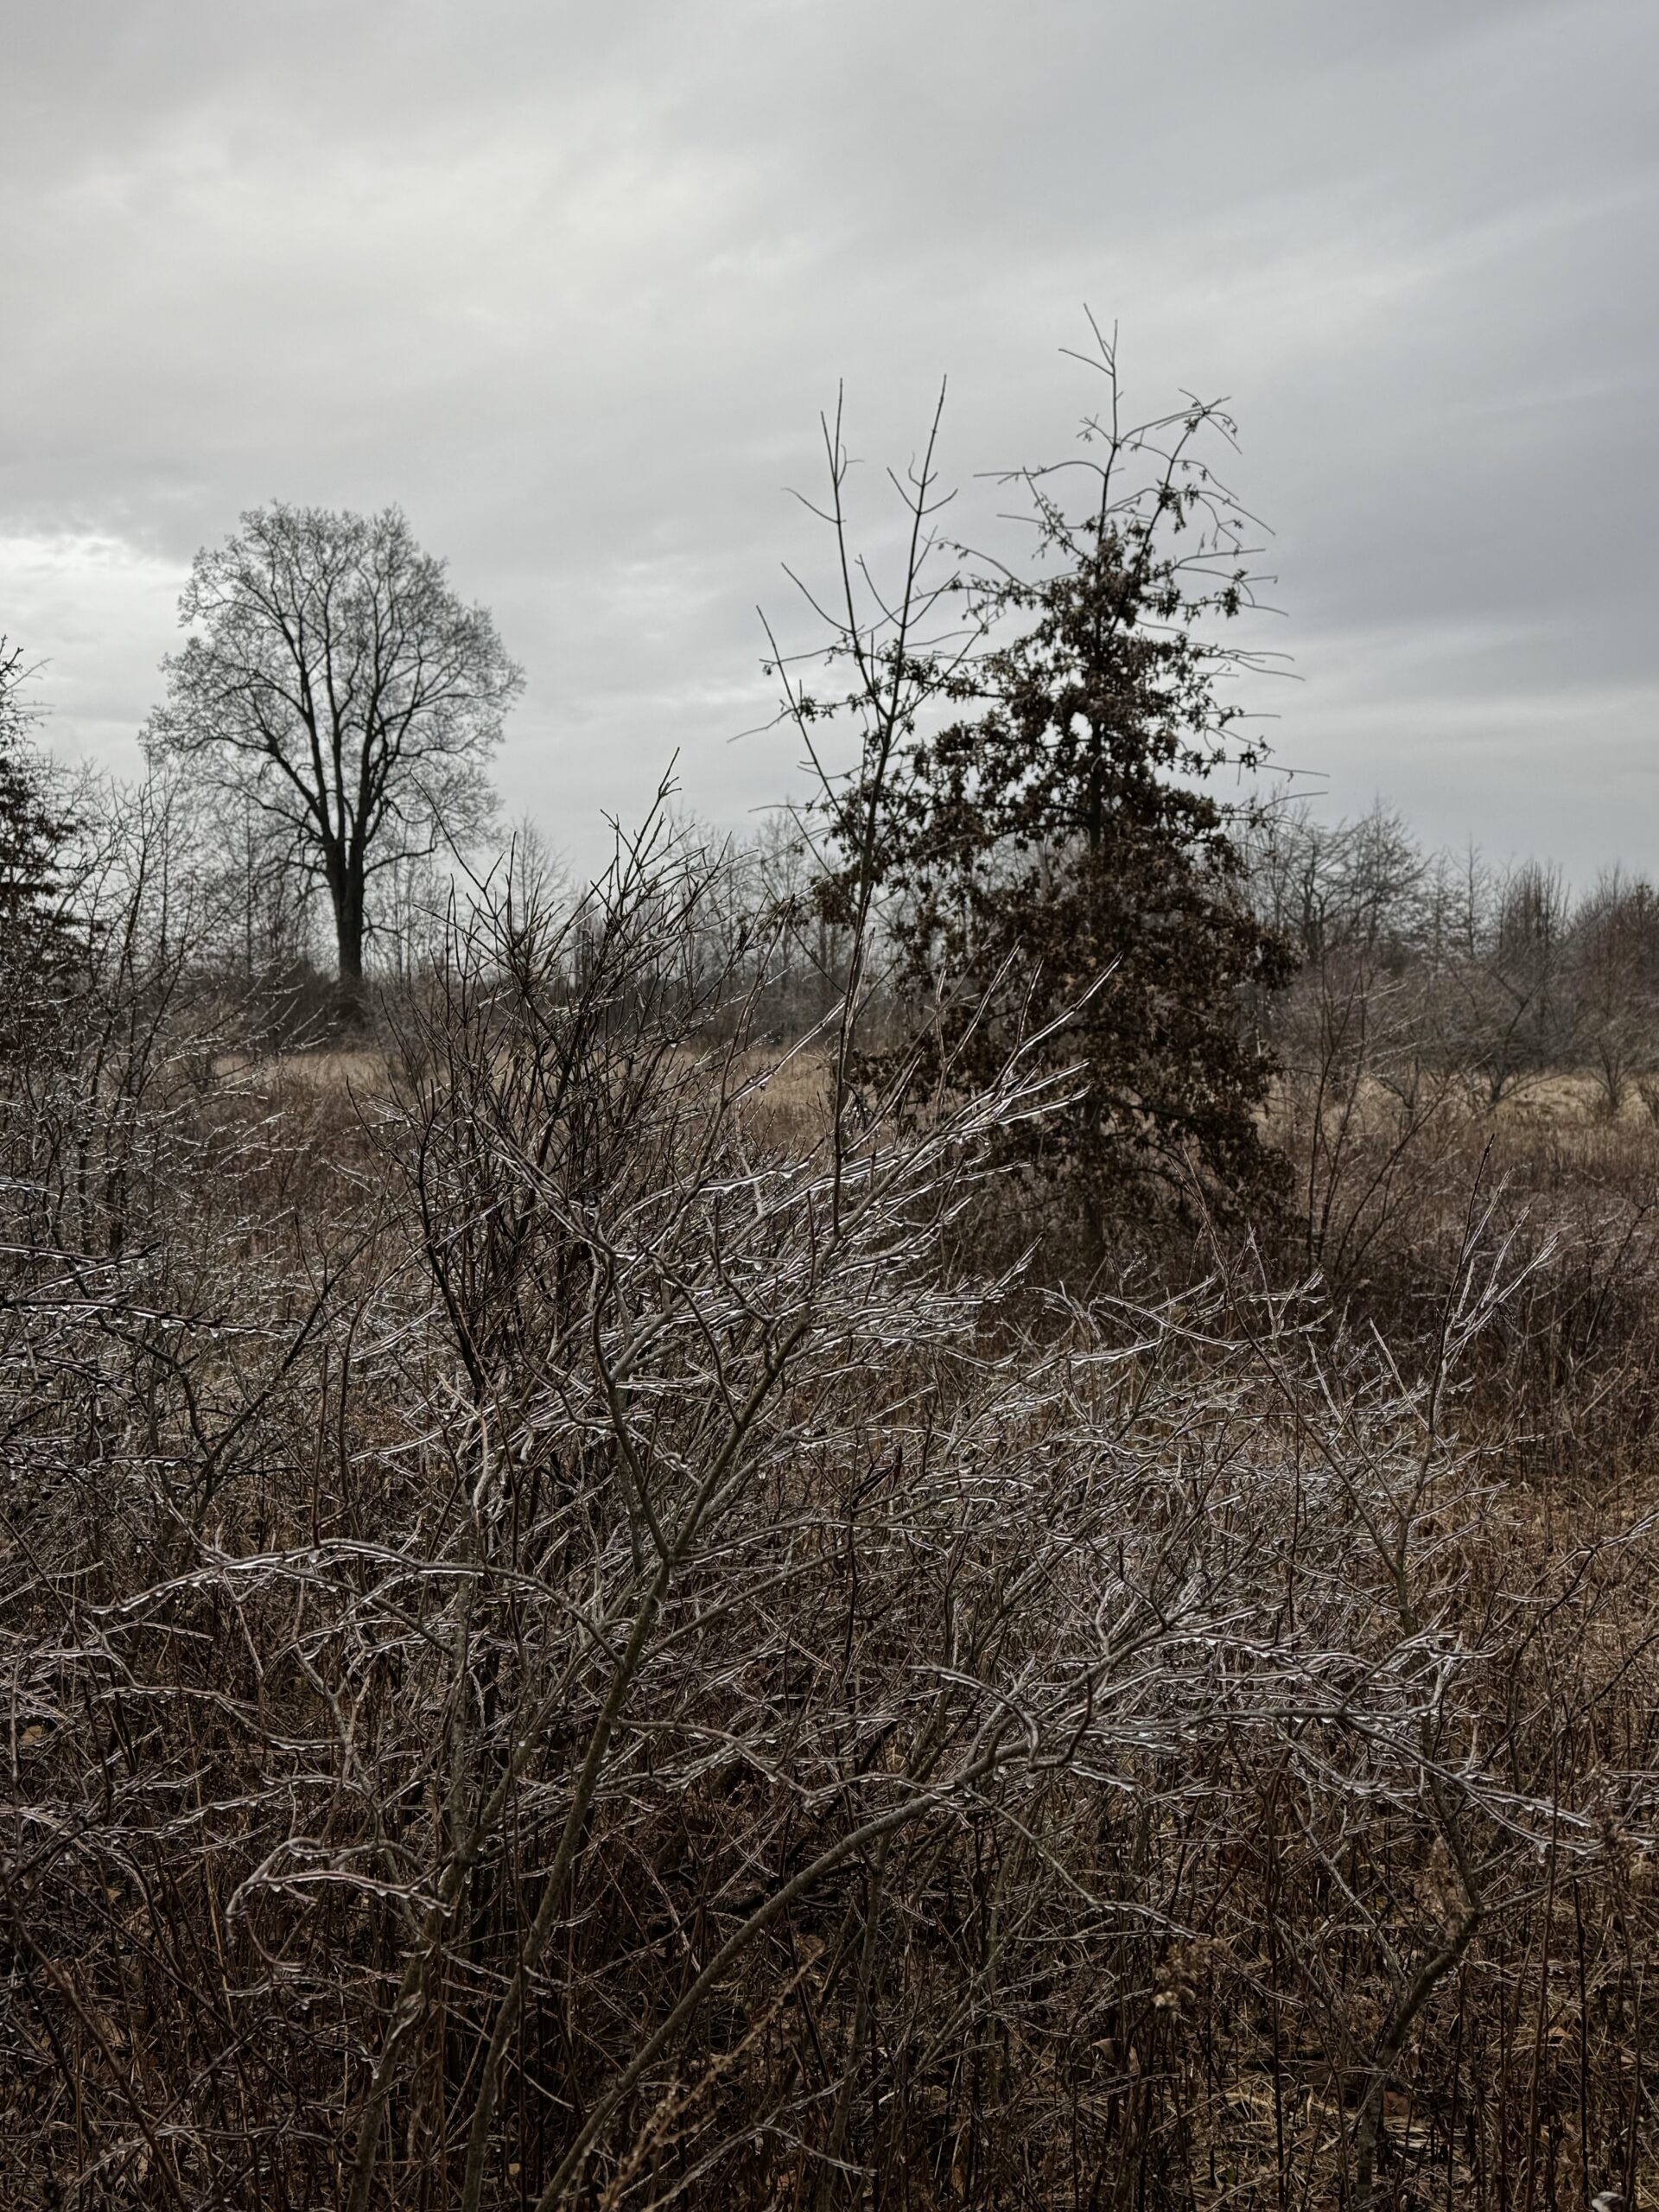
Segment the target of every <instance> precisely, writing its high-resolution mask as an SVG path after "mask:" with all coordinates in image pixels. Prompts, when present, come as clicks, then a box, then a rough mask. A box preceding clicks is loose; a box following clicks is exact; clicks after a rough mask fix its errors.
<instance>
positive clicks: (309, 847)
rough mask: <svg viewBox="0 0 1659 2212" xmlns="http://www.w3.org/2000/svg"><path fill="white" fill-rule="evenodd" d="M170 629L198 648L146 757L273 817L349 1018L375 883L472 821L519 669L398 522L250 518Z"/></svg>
mask: <svg viewBox="0 0 1659 2212" xmlns="http://www.w3.org/2000/svg"><path fill="white" fill-rule="evenodd" d="M179 618H180V620H181V623H182V624H184V625H186V626H189V625H196V626H197V629H196V634H194V636H192V637H191V638H190V639H189V640H188V643H187V644H186V645H185V648H184V650H183V652H180V653H175V654H171V655H169V656H168V658H167V659H166V660H165V661H164V662H163V663H162V670H163V672H164V674H165V676H166V677H167V686H168V692H167V698H166V701H165V702H164V703H163V704H162V706H160V707H158V708H157V709H156V711H155V713H154V714H153V715H151V716H150V719H149V723H148V725H147V726H146V728H145V732H144V742H145V747H146V750H147V751H148V753H149V755H150V757H151V758H152V759H153V760H154V759H162V758H167V757H173V758H176V759H179V760H185V761H188V762H190V763H193V764H194V765H195V766H198V767H199V769H200V772H201V773H202V774H203V775H204V776H206V777H208V778H210V779H212V780H213V782H214V783H215V784H217V785H219V786H220V787H221V788H222V789H223V790H225V791H227V792H230V793H234V794H235V795H236V796H237V797H238V798H243V799H246V800H248V801H251V803H252V804H253V805H254V806H255V807H257V809H259V810H261V811H263V812H264V814H266V815H267V816H268V817H270V819H271V822H272V826H273V829H275V830H276V831H277V834H278V836H282V837H285V838H286V840H287V841H288V849H289V854H290V855H291V858H292V861H293V864H294V866H295V867H296V868H297V869H299V870H300V871H301V872H302V874H304V875H305V876H306V877H307V878H308V879H309V880H311V881H313V882H318V883H321V885H322V887H324V889H325V890H326V892H327V897H328V903H329V907H330V910H331V912H332V915H333V918H334V937H335V943H336V945H337V947H338V951H339V963H340V993H341V998H342V1001H344V1002H345V1003H346V1006H347V1007H349V1006H351V1005H353V1004H354V1003H355V1002H356V1001H357V1000H358V997H359V993H360V989H361V984H362V978H363V954H364V944H365V937H366V936H367V935H368V933H369V931H370V930H371V928H372V910H371V902H370V890H371V887H372V884H373V882H374V880H375V879H376V878H377V877H378V876H379V875H381V874H384V873H385V871H386V870H387V869H389V868H397V867H398V866H400V865H401V864H404V863H405V862H407V861H410V859H411V858H413V857H415V856H416V855H423V854H430V853H433V852H435V851H436V850H437V849H438V848H439V847H440V846H441V845H442V844H444V843H449V844H453V845H454V846H456V847H459V848H464V847H465V846H466V845H467V844H468V843H469V842H474V840H475V839H476V838H477V836H479V835H480V832H481V831H482V830H483V829H484V828H485V826H486V823H487V822H488V819H489V817H490V815H491V813H492V811H493V794H492V792H491V790H490V786H489V784H488V782H487V780H486V776H485V772H484V767H485V763H486V760H488V758H489V755H490V753H492V751H493V749H494V747H495V746H496V745H497V744H498V743H499V740H500V735H501V724H502V718H503V716H504V715H505V711H506V709H507V708H508V707H509V705H510V704H511V703H512V699H513V697H514V696H515V694H516V693H517V692H518V690H519V689H520V688H521V686H522V683H523V681H524V678H523V675H522V672H521V671H520V670H519V669H518V666H517V664H515V663H514V662H513V661H512V660H511V659H510V658H508V656H507V654H506V652H505V650H504V648H503V646H502V644H501V640H500V639H499V636H498V635H497V633H496V629H495V625H494V622H493V620H492V619H491V617H490V615H489V613H488V612H487V611H486V609H485V608H483V607H469V606H467V604H466V602H465V601H463V600H461V597H460V596H459V595H458V594H456V592H455V591H454V589H453V588H451V586H450V584H449V582H448V576H447V574H446V568H445V563H443V562H442V561H441V560H438V559H436V558H435V557H434V556H432V555H431V554H429V553H425V552H423V550H421V548H420V547H419V545H417V544H416V542H415V538H414V536H413V534H412V532H411V531H410V527H409V524H408V523H407V522H406V521H405V519H404V516H403V515H402V513H401V512H399V511H398V510H397V508H396V507H388V508H387V509H385V511H384V512H382V513H379V514H376V515H357V514H349V513H334V512H329V511H328V510H327V509H325V508H321V507H296V506H289V505H283V504H282V503H281V502H278V503H277V504H276V505H271V506H269V507H258V508H255V509H253V510H251V512H248V513H246V514H245V515H244V516H243V517H242V524H241V529H240V531H238V533H237V534H236V535H235V536H233V537H230V538H229V539H227V540H226V543H225V544H224V545H223V546H221V547H219V549H217V550H203V551H202V552H200V553H199V554H198V555H197V556H196V559H195V563H194V567H193V569H192V570H191V575H190V582H189V583H188V586H187V587H186V589H185V592H184V594H183V597H182V598H181V601H180V602H179Z"/></svg>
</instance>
